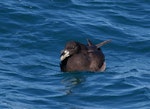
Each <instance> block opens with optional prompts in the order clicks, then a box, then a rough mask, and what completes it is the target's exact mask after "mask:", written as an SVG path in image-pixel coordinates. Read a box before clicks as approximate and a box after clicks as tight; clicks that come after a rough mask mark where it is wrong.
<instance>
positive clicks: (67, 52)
mask: <svg viewBox="0 0 150 109" xmlns="http://www.w3.org/2000/svg"><path fill="white" fill-rule="evenodd" d="M68 56H69V51H68V50H65V51H64V54H63V55H62V56H61V57H60V60H61V61H63V60H64V59H65V58H67V57H68Z"/></svg>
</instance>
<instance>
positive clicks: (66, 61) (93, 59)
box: [60, 40, 110, 72]
mask: <svg viewBox="0 0 150 109" xmlns="http://www.w3.org/2000/svg"><path fill="white" fill-rule="evenodd" d="M87 41H88V45H84V44H81V43H79V42H75V41H70V42H68V43H67V44H66V46H65V49H64V50H63V51H62V53H61V56H60V60H61V63H60V68H61V71H63V72H72V71H94V72H95V71H104V70H105V67H106V65H105V56H104V54H103V52H102V50H101V49H100V47H101V46H103V45H104V44H106V43H108V42H110V40H107V41H104V42H102V43H100V44H97V45H93V44H92V42H91V41H90V40H87Z"/></svg>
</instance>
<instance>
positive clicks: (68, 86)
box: [61, 72, 86, 95]
mask: <svg viewBox="0 0 150 109" xmlns="http://www.w3.org/2000/svg"><path fill="white" fill-rule="evenodd" d="M85 80H86V77H85V75H83V73H81V72H77V73H64V77H63V79H62V81H61V82H62V84H64V85H65V91H66V94H67V95H69V94H71V93H73V91H74V90H75V89H76V88H77V87H80V85H82V83H83V82H85Z"/></svg>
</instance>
